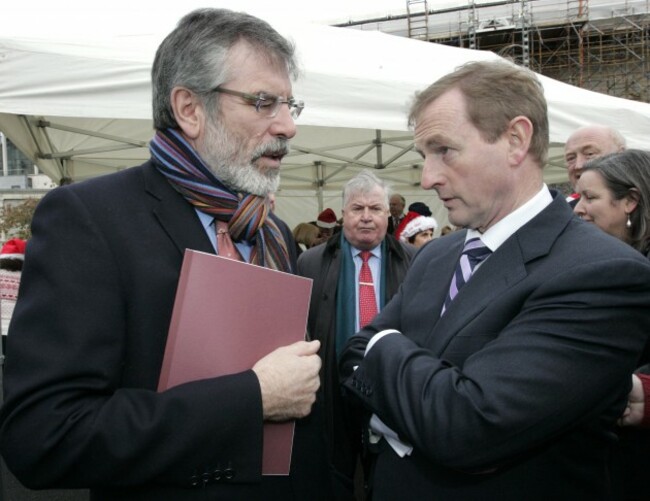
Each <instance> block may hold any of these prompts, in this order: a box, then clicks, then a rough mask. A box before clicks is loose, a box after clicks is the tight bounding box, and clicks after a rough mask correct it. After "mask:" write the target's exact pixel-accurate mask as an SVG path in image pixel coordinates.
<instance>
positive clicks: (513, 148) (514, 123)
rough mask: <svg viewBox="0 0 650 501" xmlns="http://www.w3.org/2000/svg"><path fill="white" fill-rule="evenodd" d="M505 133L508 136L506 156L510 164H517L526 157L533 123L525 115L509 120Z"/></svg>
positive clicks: (531, 136)
mask: <svg viewBox="0 0 650 501" xmlns="http://www.w3.org/2000/svg"><path fill="white" fill-rule="evenodd" d="M505 134H506V135H507V138H508V157H509V159H510V161H511V164H512V165H519V164H521V162H522V161H523V160H524V158H526V155H527V154H528V150H529V148H530V142H531V140H532V138H533V124H532V122H531V121H530V120H529V119H528V118H527V117H525V116H522V115H520V116H517V117H515V118H513V119H512V120H510V123H509V124H508V128H507V129H506V132H505Z"/></svg>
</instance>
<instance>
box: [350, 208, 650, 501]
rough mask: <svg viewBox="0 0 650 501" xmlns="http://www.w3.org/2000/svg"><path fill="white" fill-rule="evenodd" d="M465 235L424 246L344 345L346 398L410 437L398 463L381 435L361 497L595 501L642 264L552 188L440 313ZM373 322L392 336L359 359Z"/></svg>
mask: <svg viewBox="0 0 650 501" xmlns="http://www.w3.org/2000/svg"><path fill="white" fill-rule="evenodd" d="M464 238H465V232H457V233H454V234H451V235H449V236H446V237H444V238H441V239H438V240H436V241H433V242H432V243H430V244H429V245H427V246H426V247H425V248H424V249H423V250H422V251H421V252H420V253H419V254H418V255H417V256H416V258H415V260H414V261H413V263H412V264H411V268H410V269H409V272H408V274H407V277H406V279H405V281H404V282H403V284H402V288H401V289H400V292H399V293H398V294H397V295H396V296H395V298H394V299H393V300H392V301H391V302H390V303H389V304H388V305H387V306H386V308H384V310H383V311H382V312H381V313H380V314H379V315H378V316H377V317H376V319H375V321H374V322H373V323H372V324H371V325H370V326H369V328H367V329H365V330H363V331H361V332H360V333H359V334H358V335H357V336H355V337H353V338H352V339H351V340H350V342H349V344H348V346H347V348H346V351H345V353H344V354H343V358H342V361H341V371H342V373H343V375H344V376H349V377H348V379H347V380H346V381H345V384H344V386H345V388H346V390H347V391H348V392H349V395H350V396H351V398H354V399H356V400H358V401H360V402H361V403H362V404H363V405H364V406H365V407H366V408H367V409H368V410H370V411H371V412H374V413H376V414H378V416H379V417H380V418H381V419H382V420H383V421H384V422H385V423H386V424H387V425H388V426H390V427H391V428H393V429H394V430H396V431H397V432H398V433H399V435H400V437H402V438H403V439H405V440H407V441H409V442H410V443H412V444H413V446H414V452H413V454H412V455H411V456H409V457H405V458H399V457H398V456H397V455H396V454H394V453H393V451H392V450H391V449H390V448H388V447H386V446H385V442H384V441H382V444H384V446H383V447H381V451H380V452H379V455H378V460H377V465H376V472H375V481H374V488H375V498H374V499H375V500H376V499H379V500H381V499H396V498H397V496H399V498H401V499H445V500H456V499H458V500H463V501H466V500H472V499H477V500H482V501H485V500H491V499H494V500H504V499H512V500H522V499H526V500H530V499H539V500H542V499H544V500H548V499H607V498H608V480H607V479H608V472H607V462H608V459H609V454H610V445H611V443H612V441H613V440H615V435H614V434H613V429H614V426H615V421H616V419H617V418H618V417H619V416H620V414H621V412H622V410H623V408H624V406H625V403H626V401H627V393H628V390H629V388H630V373H631V372H632V371H633V369H634V368H635V366H636V363H637V359H638V356H639V353H640V352H641V350H642V348H643V345H644V343H645V340H646V337H647V335H648V333H649V332H650V265H649V263H648V260H647V259H646V258H645V257H643V256H642V255H641V254H640V253H638V252H636V251H634V250H633V249H631V248H630V247H629V246H627V245H625V244H623V243H621V242H620V241H618V240H616V239H614V238H612V237H610V236H608V235H606V234H605V233H604V232H602V231H601V230H599V229H598V228H596V227H595V226H593V225H590V224H587V223H584V222H582V221H580V220H578V219H577V218H575V217H573V215H572V213H571V211H570V209H569V207H568V205H567V203H566V202H565V200H564V198H563V197H561V196H555V198H554V201H553V202H552V204H551V205H550V206H548V207H547V208H546V209H545V210H544V211H542V212H541V213H540V214H539V215H537V216H536V217H535V218H534V219H533V220H531V221H530V222H529V223H528V224H526V225H525V226H523V227H522V228H520V229H519V230H518V231H517V232H516V233H515V234H514V235H512V236H511V237H510V238H509V239H508V240H507V241H506V242H504V244H503V245H502V246H501V247H499V249H498V250H497V251H496V252H495V253H494V254H493V255H492V256H491V257H490V258H489V259H488V260H487V261H485V263H484V264H483V265H482V267H481V268H479V269H478V270H477V272H476V273H475V274H474V276H473V277H472V279H471V280H470V281H469V282H468V284H467V285H466V286H465V287H464V288H463V289H461V291H460V293H459V294H458V296H457V297H456V299H455V300H454V301H453V303H452V304H451V306H450V307H449V308H448V310H447V312H446V313H445V315H444V316H443V317H440V311H441V308H442V304H443V302H444V298H445V296H446V294H447V290H448V287H449V283H450V280H451V275H452V272H453V270H454V268H455V266H456V263H457V261H458V258H459V255H460V252H461V249H462V247H463V242H464ZM387 328H394V329H398V330H399V331H401V332H402V333H403V334H404V335H395V334H393V335H389V336H387V337H384V338H383V339H381V340H380V341H379V342H378V343H376V345H375V346H373V348H372V349H371V350H370V352H369V353H368V355H367V356H366V357H365V358H364V357H363V352H364V350H365V347H366V344H367V342H368V340H369V339H370V337H371V336H372V335H373V334H375V333H376V332H378V331H381V330H383V329H387ZM357 365H358V369H357V370H356V371H353V367H354V366H357Z"/></svg>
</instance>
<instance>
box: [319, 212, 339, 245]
mask: <svg viewBox="0 0 650 501" xmlns="http://www.w3.org/2000/svg"><path fill="white" fill-rule="evenodd" d="M316 226H318V229H319V234H318V238H317V239H316V241H315V242H314V243H313V245H318V244H322V243H323V242H325V241H326V240H327V239H328V238H329V237H331V236H332V235H334V230H335V229H336V227H337V226H338V221H337V220H336V213H335V212H334V211H333V210H332V209H330V208H329V207H328V208H327V209H325V210H323V212H321V213H320V214H319V215H318V218H317V219H316Z"/></svg>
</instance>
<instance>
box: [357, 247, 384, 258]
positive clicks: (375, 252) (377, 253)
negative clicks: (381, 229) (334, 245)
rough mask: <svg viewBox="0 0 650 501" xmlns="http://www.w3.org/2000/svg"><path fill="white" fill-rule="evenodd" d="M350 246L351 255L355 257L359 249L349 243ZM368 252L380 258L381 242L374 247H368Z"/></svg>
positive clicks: (359, 252) (359, 251)
mask: <svg viewBox="0 0 650 501" xmlns="http://www.w3.org/2000/svg"><path fill="white" fill-rule="evenodd" d="M350 248H351V249H352V257H353V258H354V257H357V256H358V255H359V254H361V250H360V249H357V248H356V247H353V246H352V245H350ZM370 254H372V256H373V257H377V258H381V244H379V245H378V246H377V247H375V248H374V249H370Z"/></svg>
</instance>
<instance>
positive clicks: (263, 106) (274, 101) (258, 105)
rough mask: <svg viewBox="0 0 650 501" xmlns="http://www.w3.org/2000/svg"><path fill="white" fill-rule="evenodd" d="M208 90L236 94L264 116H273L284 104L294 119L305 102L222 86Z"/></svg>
mask: <svg viewBox="0 0 650 501" xmlns="http://www.w3.org/2000/svg"><path fill="white" fill-rule="evenodd" d="M210 92H221V93H222V94H230V95H231V96H238V97H241V98H242V99H244V100H246V101H247V102H248V104H250V105H251V106H255V111H257V112H258V113H259V114H260V115H263V116H265V117H266V118H273V117H275V116H276V115H277V114H278V111H280V106H282V105H283V104H286V105H287V106H289V113H290V114H291V118H293V119H294V120H295V119H297V118H298V117H299V116H300V113H301V112H302V110H303V108H304V107H305V103H304V102H302V101H296V100H295V99H294V98H293V97H290V98H289V99H285V98H283V97H280V96H274V95H273V94H267V93H266V92H260V93H259V94H248V93H246V92H239V91H236V90H230V89H224V88H223V87H215V88H214V89H212V90H211V91H210Z"/></svg>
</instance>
